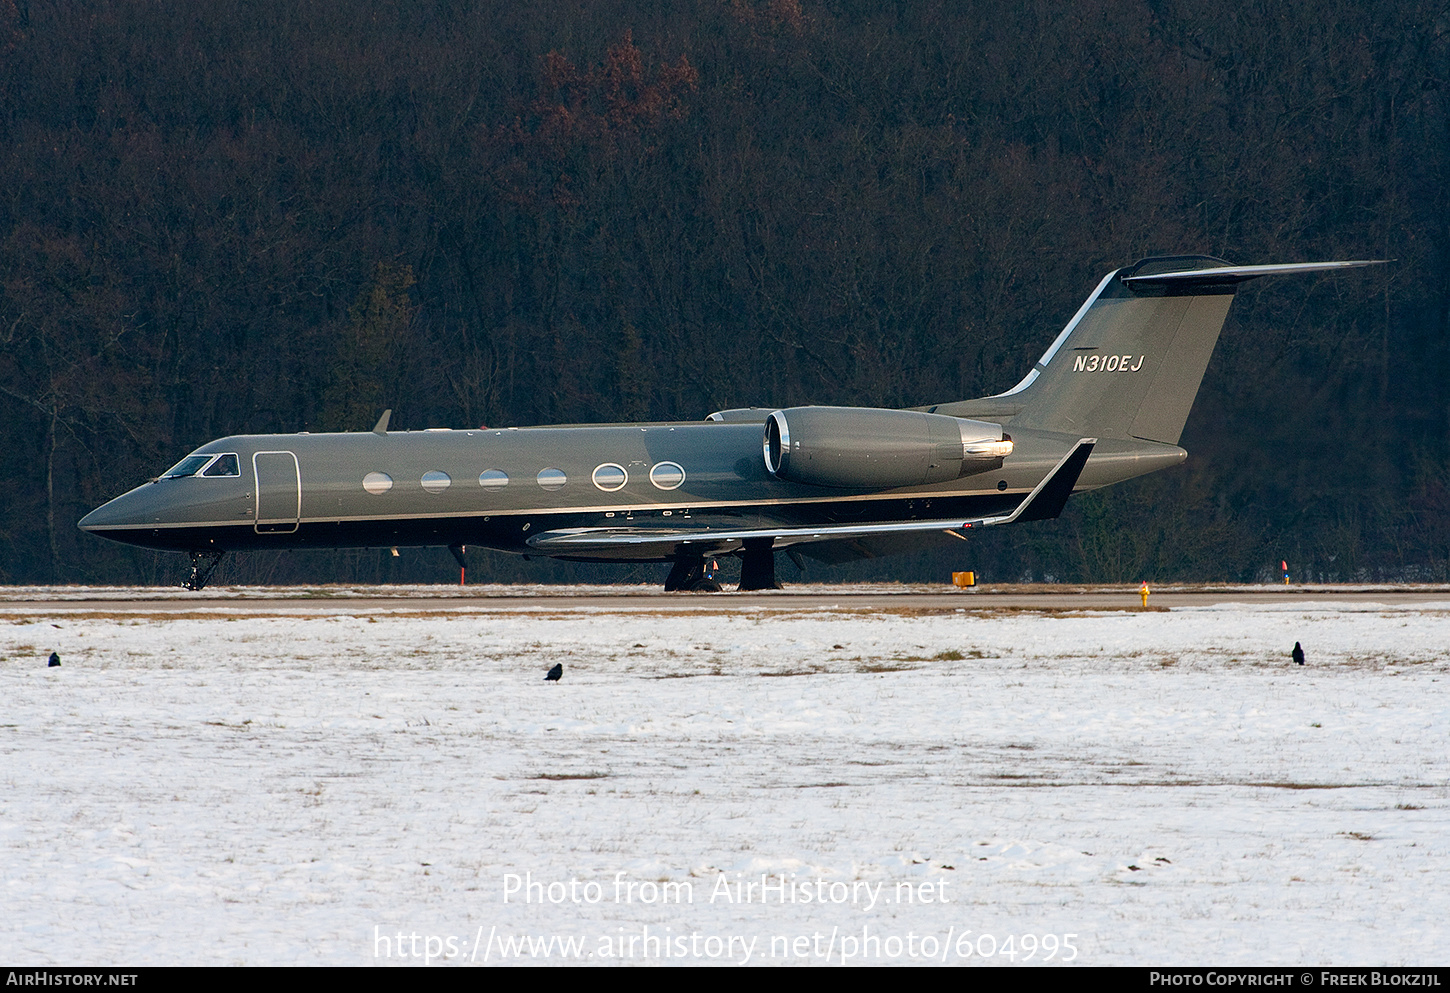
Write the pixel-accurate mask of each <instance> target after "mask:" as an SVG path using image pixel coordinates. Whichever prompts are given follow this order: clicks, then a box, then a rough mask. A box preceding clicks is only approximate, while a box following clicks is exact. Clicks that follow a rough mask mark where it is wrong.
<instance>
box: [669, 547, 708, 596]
mask: <svg viewBox="0 0 1450 993" xmlns="http://www.w3.org/2000/svg"><path fill="white" fill-rule="evenodd" d="M681 591H683V592H686V593H719V592H720V584H719V583H717V582H715V580H713V579H710V578H709V577H708V576H706V575H705V557H704V556H703V555H688V554H681V555H680V557H679V558H677V559H675V564H674V565H673V566H672V567H671V568H670V574H669V575H668V576H666V577H665V592H666V593H679V592H681Z"/></svg>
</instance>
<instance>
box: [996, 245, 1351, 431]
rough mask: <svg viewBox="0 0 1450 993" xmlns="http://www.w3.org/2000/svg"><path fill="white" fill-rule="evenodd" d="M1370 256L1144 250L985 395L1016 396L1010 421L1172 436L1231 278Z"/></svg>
mask: <svg viewBox="0 0 1450 993" xmlns="http://www.w3.org/2000/svg"><path fill="white" fill-rule="evenodd" d="M1374 264H1375V263H1374V262H1309V263H1300V264H1291V265H1260V266H1235V265H1231V264H1229V263H1227V262H1224V261H1223V260H1221V259H1214V258H1209V257H1207V256H1202V255H1190V256H1174V257H1169V258H1153V259H1144V260H1143V261H1141V262H1138V263H1136V264H1134V265H1131V266H1128V267H1127V268H1125V269H1119V270H1118V271H1117V272H1114V273H1112V274H1111V275H1109V276H1108V277H1106V278H1105V279H1104V280H1103V281H1102V282H1101V283H1099V284H1098V288H1097V289H1096V290H1095V291H1094V292H1093V295H1092V296H1090V297H1088V299H1087V302H1086V303H1084V304H1083V305H1082V307H1081V309H1079V310H1078V312H1077V314H1076V315H1074V316H1073V319H1072V320H1071V321H1069V322H1068V325H1067V327H1065V328H1064V329H1063V331H1062V333H1061V334H1059V335H1058V336H1057V339H1056V340H1055V341H1054V342H1053V343H1052V347H1050V348H1049V349H1048V350H1047V352H1046V353H1045V354H1044V355H1043V356H1042V358H1041V359H1039V360H1038V362H1037V364H1036V365H1035V366H1034V367H1033V369H1032V371H1031V372H1030V373H1028V374H1027V377H1026V378H1025V379H1023V380H1022V382H1020V383H1018V384H1017V385H1016V386H1015V387H1014V388H1012V389H1011V390H1008V391H1007V392H1006V393H1003V394H1001V395H1000V396H999V397H994V398H992V399H999V400H1000V399H1007V398H1010V399H1011V400H1012V401H1013V402H1014V403H1018V404H1021V412H1020V413H1019V414H1017V416H1016V417H1014V418H1013V419H1012V422H1011V423H1012V427H1014V428H1035V429H1039V430H1043V431H1060V432H1063V433H1066V434H1075V435H1096V436H1099V437H1106V438H1141V439H1144V440H1147V441H1156V442H1162V443H1164V444H1168V445H1176V444H1177V443H1178V438H1179V436H1180V435H1181V434H1182V433H1183V424H1184V422H1185V421H1186V420H1187V419H1188V412H1189V410H1190V409H1191V408H1192V407H1193V400H1194V398H1195V397H1196V396H1197V395H1198V387H1199V385H1200V384H1201V383H1202V382H1203V373H1204V370H1205V369H1207V368H1208V360H1209V357H1210V356H1211V355H1212V354H1213V348H1214V345H1215V344H1217V342H1218V335H1219V331H1220V330H1222V328H1223V324H1224V320H1225V319H1226V318H1227V317H1228V309H1229V305H1230V304H1231V303H1232V302H1233V297H1234V293H1235V291H1236V290H1237V289H1238V285H1239V284H1240V283H1242V282H1244V281H1246V280H1249V279H1256V278H1258V277H1259V276H1271V275H1279V274H1287V273H1299V272H1314V271H1321V270H1327V269H1344V268H1351V267H1354V266H1363V265H1374Z"/></svg>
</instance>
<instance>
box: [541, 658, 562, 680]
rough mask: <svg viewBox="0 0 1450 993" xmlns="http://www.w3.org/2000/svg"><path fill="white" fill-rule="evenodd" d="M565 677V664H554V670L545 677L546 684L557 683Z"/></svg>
mask: <svg viewBox="0 0 1450 993" xmlns="http://www.w3.org/2000/svg"><path fill="white" fill-rule="evenodd" d="M563 677H564V663H562V662H555V663H554V668H552V669H550V670H549V674H548V675H547V676H545V677H544V681H545V682H546V683H557V682H558V681H559V680H560V679H562V678H563Z"/></svg>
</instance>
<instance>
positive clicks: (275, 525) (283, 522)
mask: <svg viewBox="0 0 1450 993" xmlns="http://www.w3.org/2000/svg"><path fill="white" fill-rule="evenodd" d="M263 455H285V456H287V457H288V458H290V459H291V460H292V479H293V481H294V482H295V484H296V488H297V502H296V504H294V506H293V508H292V513H291V515H290V516H285V515H284V516H282V517H267V518H264V517H263V516H262V473H261V470H260V469H259V468H258V467H257V459H258V458H260V457H261V456H263ZM284 471H285V470H284ZM252 481H253V483H254V484H255V486H256V490H255V492H256V494H257V497H256V499H257V504H256V508H257V513H256V515H255V516H254V517H253V519H252V530H253V531H255V532H257V533H258V534H291V533H292V532H293V531H296V530H297V525H298V522H299V521H301V519H302V469H301V466H299V465H298V464H297V455H296V454H295V453H294V452H289V451H275V452H253V453H252ZM276 496H277V497H279V498H283V499H284V500H285V490H283V491H281V492H278V493H277V494H276Z"/></svg>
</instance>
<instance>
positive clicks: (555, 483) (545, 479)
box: [539, 468, 569, 490]
mask: <svg viewBox="0 0 1450 993" xmlns="http://www.w3.org/2000/svg"><path fill="white" fill-rule="evenodd" d="M568 481H569V477H568V476H566V475H564V470H562V469H553V468H550V469H545V470H544V471H543V472H541V473H539V485H540V486H542V487H543V488H544V489H546V490H558V489H563V488H564V484H565V483H567V482H568Z"/></svg>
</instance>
